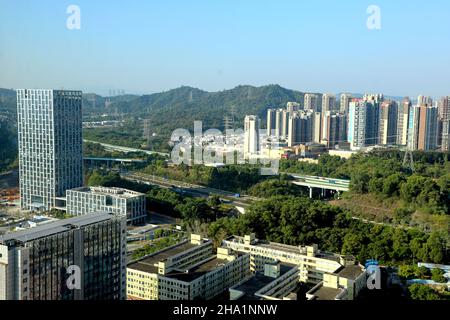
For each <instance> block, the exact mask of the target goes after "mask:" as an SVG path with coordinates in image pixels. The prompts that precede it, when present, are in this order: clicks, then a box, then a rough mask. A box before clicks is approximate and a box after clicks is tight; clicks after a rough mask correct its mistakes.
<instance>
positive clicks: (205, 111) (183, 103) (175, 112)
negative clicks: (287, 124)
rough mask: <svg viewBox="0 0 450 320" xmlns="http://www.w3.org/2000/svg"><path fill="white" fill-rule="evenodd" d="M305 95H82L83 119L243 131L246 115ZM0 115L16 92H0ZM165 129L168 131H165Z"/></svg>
mask: <svg viewBox="0 0 450 320" xmlns="http://www.w3.org/2000/svg"><path fill="white" fill-rule="evenodd" d="M303 96H304V94H303V93H302V92H299V91H295V90H289V89H285V88H282V87H281V86H279V85H267V86H262V87H253V86H247V85H246V86H238V87H236V88H233V89H230V90H223V91H218V92H207V91H203V90H200V89H196V88H192V87H187V86H184V87H180V88H177V89H173V90H169V91H165V92H160V93H154V94H149V95H142V96H137V95H122V96H115V97H102V96H100V95H96V94H93V93H86V94H84V95H83V111H84V115H85V116H92V115H96V114H97V115H98V114H107V115H111V116H115V115H124V114H125V115H127V114H128V115H131V116H135V117H141V118H146V119H150V120H151V123H152V127H154V128H158V129H159V130H157V131H159V132H163V131H167V132H171V131H172V130H173V129H174V128H179V127H183V128H185V127H188V128H190V127H192V125H193V121H194V120H202V121H203V122H204V125H205V126H206V127H215V128H222V124H223V117H224V116H226V115H227V116H230V117H231V116H234V117H235V120H236V121H238V122H239V127H242V121H243V119H244V116H245V115H247V114H256V115H259V116H261V117H263V118H265V116H266V110H267V108H269V107H285V106H286V103H287V102H289V101H297V102H302V101H303ZM0 97H3V98H2V99H3V102H4V103H3V104H2V103H1V102H0V111H2V110H8V111H15V103H16V102H15V92H14V91H13V90H8V89H0ZM166 127H167V128H166Z"/></svg>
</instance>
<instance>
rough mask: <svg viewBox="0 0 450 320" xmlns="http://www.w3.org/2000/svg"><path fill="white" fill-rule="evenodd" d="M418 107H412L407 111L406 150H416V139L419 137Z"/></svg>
mask: <svg viewBox="0 0 450 320" xmlns="http://www.w3.org/2000/svg"><path fill="white" fill-rule="evenodd" d="M419 119H420V106H416V105H413V106H411V108H410V109H409V117H408V144H407V146H408V149H409V150H417V139H418V136H419Z"/></svg>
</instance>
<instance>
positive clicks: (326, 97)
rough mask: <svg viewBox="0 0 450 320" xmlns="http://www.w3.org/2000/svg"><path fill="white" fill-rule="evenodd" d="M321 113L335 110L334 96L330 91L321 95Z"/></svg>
mask: <svg viewBox="0 0 450 320" xmlns="http://www.w3.org/2000/svg"><path fill="white" fill-rule="evenodd" d="M321 111H322V114H324V113H325V112H328V111H330V112H333V113H334V112H335V111H336V96H335V95H334V94H331V93H325V94H323V95H322V110H321Z"/></svg>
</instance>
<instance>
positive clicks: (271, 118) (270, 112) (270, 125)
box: [267, 109, 275, 136]
mask: <svg viewBox="0 0 450 320" xmlns="http://www.w3.org/2000/svg"><path fill="white" fill-rule="evenodd" d="M274 130H275V110H274V109H267V136H271V135H272V134H273V131H274Z"/></svg>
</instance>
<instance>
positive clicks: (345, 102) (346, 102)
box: [339, 93, 352, 114]
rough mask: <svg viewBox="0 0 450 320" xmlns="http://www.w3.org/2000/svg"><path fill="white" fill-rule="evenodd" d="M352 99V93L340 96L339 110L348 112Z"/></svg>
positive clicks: (344, 112)
mask: <svg viewBox="0 0 450 320" xmlns="http://www.w3.org/2000/svg"><path fill="white" fill-rule="evenodd" d="M351 100H352V95H351V94H349V93H343V94H341V97H340V105H339V106H340V109H339V112H340V113H342V114H348V107H349V106H350V101H351Z"/></svg>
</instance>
